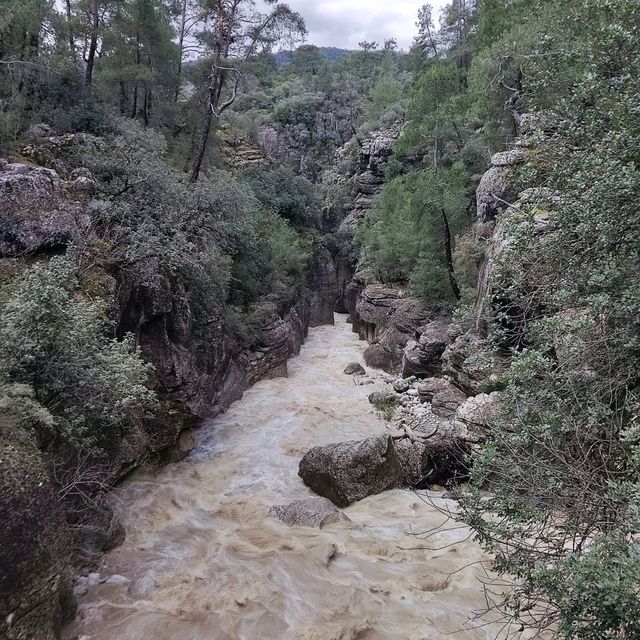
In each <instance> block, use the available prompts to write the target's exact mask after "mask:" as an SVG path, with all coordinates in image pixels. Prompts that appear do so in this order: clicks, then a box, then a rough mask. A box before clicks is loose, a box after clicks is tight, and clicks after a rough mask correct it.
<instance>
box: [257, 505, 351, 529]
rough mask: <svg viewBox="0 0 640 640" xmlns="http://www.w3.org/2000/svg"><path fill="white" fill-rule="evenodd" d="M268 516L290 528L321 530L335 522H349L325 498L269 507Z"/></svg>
mask: <svg viewBox="0 0 640 640" xmlns="http://www.w3.org/2000/svg"><path fill="white" fill-rule="evenodd" d="M269 515H270V516H272V517H274V518H277V519H278V520H282V522H284V523H285V524H286V525H288V526H290V527H292V526H294V525H297V526H300V527H317V528H319V529H322V527H326V526H327V525H330V524H335V523H336V522H340V521H345V522H348V521H349V518H347V516H346V515H345V514H344V513H342V511H339V510H338V509H336V507H335V506H334V505H333V503H332V502H331V500H328V499H327V498H307V499H306V500H296V501H295V502H291V503H290V504H283V505H276V506H274V507H271V509H270V510H269Z"/></svg>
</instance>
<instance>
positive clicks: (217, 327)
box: [0, 138, 336, 640]
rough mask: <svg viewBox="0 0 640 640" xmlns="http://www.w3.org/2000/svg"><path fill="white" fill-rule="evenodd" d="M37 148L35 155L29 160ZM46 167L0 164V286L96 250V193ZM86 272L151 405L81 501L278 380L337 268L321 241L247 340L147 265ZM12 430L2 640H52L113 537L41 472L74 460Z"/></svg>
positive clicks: (0, 569)
mask: <svg viewBox="0 0 640 640" xmlns="http://www.w3.org/2000/svg"><path fill="white" fill-rule="evenodd" d="M51 139H52V138H51ZM39 149H41V147H38V148H36V147H34V148H33V153H32V156H33V157H34V159H35V158H36V156H37V155H38V153H40V151H39ZM55 166H56V169H52V168H45V167H42V166H37V165H35V164H27V163H16V162H9V161H7V160H1V159H0V211H1V212H2V215H1V217H0V284H2V283H4V282H7V281H8V280H9V279H11V278H12V277H13V276H14V274H16V273H20V272H21V271H22V270H23V269H25V268H28V266H29V264H30V263H31V261H33V260H38V261H40V260H47V259H48V258H49V257H50V256H52V255H55V254H57V253H61V252H64V251H65V250H66V249H67V248H68V247H69V246H71V245H73V246H74V247H75V250H78V247H80V248H81V247H82V246H85V245H84V244H83V243H88V242H94V241H97V242H99V231H97V230H96V228H95V227H96V225H95V221H94V220H93V218H92V210H91V207H90V206H89V201H90V198H91V194H92V192H93V189H94V188H95V181H94V180H93V178H92V176H91V174H90V173H89V172H88V171H86V170H83V169H77V170H75V171H66V170H65V168H64V166H62V165H60V164H59V163H56V164H55ZM87 273H88V275H87V277H88V278H90V279H91V281H92V282H93V283H94V285H95V288H96V290H97V295H99V296H100V297H101V298H102V299H103V300H104V301H105V303H106V305H107V306H108V308H109V315H110V317H111V318H112V319H113V324H114V327H115V329H114V332H115V335H117V336H122V335H124V334H125V333H131V334H133V335H134V337H135V341H136V344H137V345H138V346H139V348H140V349H141V352H142V355H143V357H144V359H145V360H147V361H148V362H150V363H152V364H153V366H154V371H153V375H152V380H151V385H152V387H153V388H154V390H155V391H156V392H157V394H158V396H159V398H160V401H161V402H160V406H159V408H158V410H157V411H155V412H154V413H153V415H145V416H140V418H139V419H138V420H136V421H135V423H132V424H130V425H127V426H126V428H125V429H124V430H123V431H122V433H121V434H120V439H119V441H118V442H117V444H116V446H115V447H114V448H113V450H111V451H110V452H109V457H108V459H107V460H105V459H101V460H100V461H99V467H100V469H101V471H100V474H101V475H100V481H99V482H95V483H93V488H92V489H89V490H90V492H93V493H95V491H96V487H98V486H107V485H109V484H113V483H116V482H117V481H118V480H119V479H120V478H121V477H123V476H124V475H125V474H126V473H128V472H129V471H131V469H132V468H135V467H136V466H137V465H139V464H140V463H142V462H143V461H146V460H156V461H160V462H165V461H172V460H176V459H179V458H180V457H183V456H184V455H186V454H187V453H188V452H189V450H190V448H191V447H192V446H193V438H192V437H190V436H189V432H188V431H185V430H187V429H190V428H191V427H193V426H194V425H195V423H196V422H197V421H198V419H199V418H202V417H205V416H213V415H216V414H218V413H220V412H222V411H224V410H225V409H226V408H227V407H228V406H229V405H230V404H231V403H232V402H234V401H235V400H237V399H238V398H240V397H241V396H242V394H243V392H244V391H245V389H247V388H248V387H249V386H251V385H252V384H253V383H255V382H256V381H258V380H260V379H263V378H266V377H270V376H286V375H287V360H288V358H289V357H290V356H291V355H292V354H295V353H298V351H299V350H300V347H301V345H302V343H303V341H304V339H305V337H306V334H307V330H308V327H309V326H310V325H317V324H323V323H327V322H333V306H334V303H335V298H336V285H335V271H334V266H333V261H332V259H331V256H330V254H329V253H328V251H327V250H326V248H324V247H323V246H322V245H321V244H320V243H318V244H317V245H316V246H315V247H314V250H313V253H312V257H311V259H310V261H309V264H308V265H307V268H306V271H305V275H306V283H307V284H306V286H305V287H303V288H302V290H301V292H300V293H299V295H297V297H296V298H295V299H294V300H293V301H292V302H291V303H288V304H284V303H283V304H281V305H280V306H278V305H275V304H273V305H265V307H264V309H262V312H261V313H260V314H258V315H257V316H256V318H255V320H254V325H252V327H251V334H250V336H246V335H239V334H238V332H237V331H236V330H235V329H234V328H233V327H232V326H231V325H230V324H229V322H228V320H227V318H226V316H225V313H224V306H223V301H222V299H221V300H220V302H219V304H215V303H214V304H212V305H209V306H208V310H209V311H210V314H209V316H208V317H206V318H203V317H202V310H201V309H198V308H197V300H194V298H193V296H190V295H189V292H188V291H187V289H186V284H185V282H184V281H183V280H182V279H181V277H180V276H179V274H177V273H176V272H175V271H172V270H170V269H168V268H167V267H166V266H163V265H162V263H161V261H160V260H159V259H158V258H154V257H146V258H142V259H139V260H137V261H135V263H128V264H121V263H117V262H113V261H104V263H100V264H94V265H92V266H91V267H90V269H88V272H87ZM94 293H95V292H94ZM212 308H213V309H214V311H211V309H212ZM12 411H13V409H12ZM21 419H22V418H21ZM16 420H17V418H16V417H15V416H14V415H13V413H11V412H9V410H8V409H7V410H6V411H5V410H4V409H3V407H0V430H1V432H2V443H3V444H2V452H0V457H2V459H3V471H2V473H0V528H1V531H0V534H1V535H2V540H3V550H2V553H1V554H0V602H1V605H0V636H2V637H3V638H5V637H6V638H9V639H10V640H27V639H29V640H40V639H42V640H53V638H55V637H57V633H58V630H59V628H60V625H61V623H62V621H63V620H65V619H66V617H68V615H69V613H70V612H71V613H72V608H73V605H72V603H73V596H72V594H70V591H69V584H70V581H69V567H70V564H71V563H72V562H74V563H77V562H81V563H86V562H92V561H94V560H95V559H96V557H98V556H97V555H96V554H99V553H100V552H101V551H103V550H106V549H108V548H109V547H110V546H113V545H114V544H117V543H118V540H122V537H123V535H124V532H123V531H122V528H121V526H120V525H119V524H118V522H117V521H116V520H114V519H113V517H112V516H113V514H112V513H111V511H110V510H109V509H108V508H107V507H106V505H102V507H104V508H98V507H99V504H100V498H99V497H98V496H97V495H94V497H93V498H94V499H93V500H92V503H93V506H92V507H91V509H89V510H88V511H86V513H84V515H83V516H82V517H77V514H75V512H73V511H72V510H70V509H71V505H70V504H68V502H67V501H66V500H65V499H64V498H63V497H62V493H61V491H60V481H59V478H58V477H56V473H55V469H54V468H53V466H52V465H53V462H52V461H53V460H54V459H55V460H57V459H58V458H59V459H61V460H62V465H63V466H64V467H66V468H73V467H74V465H75V464H76V463H77V462H78V460H77V453H74V452H73V451H70V450H69V448H68V447H67V445H66V444H65V443H63V442H59V441H58V440H57V439H56V438H53V439H52V438H49V439H48V440H47V442H46V447H45V445H44V444H42V446H41V450H39V447H38V443H39V441H38V439H37V438H36V437H35V436H34V435H33V434H34V432H35V431H36V430H37V425H35V424H33V421H32V420H26V421H24V420H23V422H24V424H22V423H21V424H20V425H19V428H18V427H16V425H15V423H16ZM16 433H17V434H18V435H16ZM43 448H46V451H44V452H43V451H42V449H43ZM7 461H8V462H7ZM84 463H85V464H87V465H89V466H91V464H93V463H92V461H91V460H90V459H89V460H85V461H84ZM96 468H97V467H96ZM94 506H95V508H94ZM65 531H68V535H67V534H65V533H64V532H65Z"/></svg>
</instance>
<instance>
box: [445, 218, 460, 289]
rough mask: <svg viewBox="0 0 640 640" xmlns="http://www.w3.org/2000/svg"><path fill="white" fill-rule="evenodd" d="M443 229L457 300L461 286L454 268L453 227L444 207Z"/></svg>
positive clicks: (449, 268) (448, 263)
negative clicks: (450, 226)
mask: <svg viewBox="0 0 640 640" xmlns="http://www.w3.org/2000/svg"><path fill="white" fill-rule="evenodd" d="M442 229H443V232H444V247H445V252H446V256H447V271H448V273H449V284H450V285H451V291H452V292H453V295H454V296H455V298H456V300H460V298H461V295H460V287H459V286H458V281H457V280H456V275H455V271H454V268H453V251H452V249H451V229H450V228H449V220H448V219H447V214H446V213H445V210H444V209H442Z"/></svg>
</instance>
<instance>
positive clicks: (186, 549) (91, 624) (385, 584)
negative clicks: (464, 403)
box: [67, 316, 498, 640]
mask: <svg viewBox="0 0 640 640" xmlns="http://www.w3.org/2000/svg"><path fill="white" fill-rule="evenodd" d="M364 347H365V345H364V344H363V343H361V342H359V341H358V339H357V336H356V335H355V334H353V333H352V332H351V327H350V325H348V324H347V323H346V317H345V316H337V318H336V326H335V327H321V328H317V329H313V330H312V331H311V333H310V336H309V339H308V341H307V343H306V344H305V346H304V347H303V349H302V352H301V354H300V355H299V356H298V357H296V358H294V359H292V360H291V361H290V362H289V374H290V376H289V378H287V379H284V378H281V379H276V380H265V381H262V382H260V383H258V384H257V385H255V386H254V387H253V388H252V389H250V390H248V391H247V392H246V393H245V395H244V397H243V399H242V400H240V401H239V402H237V403H236V404H235V405H233V406H232V407H231V408H230V410H229V411H228V412H227V413H226V414H224V415H223V416H221V417H219V418H216V419H215V420H211V421H209V422H208V423H207V424H206V425H204V427H203V428H202V429H201V430H200V432H199V445H198V447H197V449H196V451H195V452H194V453H193V454H192V455H191V456H190V457H189V458H188V459H187V460H185V461H183V462H181V463H178V464H175V465H172V466H169V467H166V468H163V469H160V470H157V471H155V472H153V473H146V474H145V473H138V474H137V475H135V476H134V477H133V478H132V479H131V480H128V481H127V482H125V483H124V484H123V485H122V486H121V487H120V488H118V490H117V491H116V492H115V495H114V500H115V503H116V508H117V509H118V510H119V512H120V513H121V517H122V519H123V521H124V524H125V526H126V528H127V538H126V540H125V542H124V544H123V545H122V546H121V547H119V548H117V549H115V550H114V551H112V552H111V553H110V554H108V555H107V556H106V558H105V561H104V566H103V567H102V568H101V570H100V573H101V577H102V578H103V579H104V578H109V576H116V577H115V578H113V577H112V578H111V579H110V580H107V582H101V583H99V584H95V585H93V586H90V587H89V590H88V593H87V594H86V595H84V596H83V597H81V598H80V611H79V615H78V617H77V619H76V622H75V623H74V624H73V626H72V627H70V628H69V629H67V632H68V637H74V636H88V637H89V638H91V639H92V640H227V639H240V638H241V639H244V640H276V639H277V640H312V639H314V640H351V639H356V638H359V639H364V638H366V639H376V640H377V639H388V640H391V639H393V640H418V639H423V640H436V639H439V638H451V637H453V638H456V639H459V640H472V639H474V640H475V639H482V638H487V639H488V638H495V637H496V633H497V631H498V627H486V626H485V627H480V626H477V625H479V624H480V623H479V622H477V621H475V622H470V621H469V618H470V617H471V616H472V615H473V612H474V611H475V610H478V609H482V608H483V606H484V596H483V592H482V588H481V585H480V584H479V582H478V581H477V579H476V575H479V574H481V570H480V568H479V567H478V566H477V565H474V564H473V563H474V561H477V560H479V559H481V557H482V556H481V554H480V551H479V550H478V548H477V546H476V545H474V544H473V543H471V542H469V541H466V538H467V537H468V534H467V532H466V531H464V530H459V529H458V530H453V531H442V532H440V533H438V534H437V535H435V536H433V537H431V538H430V539H429V540H428V541H426V543H425V542H421V541H420V540H417V539H416V538H415V537H413V536H411V535H410V532H411V531H414V532H420V531H426V530H430V529H432V528H434V527H437V526H439V525H440V524H441V523H442V522H443V520H444V518H443V516H442V515H441V514H440V513H439V512H438V511H437V510H436V509H435V508H434V507H433V506H431V505H430V504H428V502H424V501H423V500H421V499H420V496H418V495H416V494H415V493H413V492H411V491H402V490H396V491H390V492H387V493H385V494H382V495H378V496H372V497H370V498H367V499H365V500H363V501H361V502H359V503H357V504H354V505H352V506H351V507H349V508H348V509H345V510H344V512H345V513H346V514H347V515H348V517H349V518H350V520H351V522H338V523H335V524H331V525H329V526H327V527H325V528H323V529H321V530H320V529H312V528H304V527H291V528H290V527H287V526H286V525H285V524H283V523H281V522H280V521H278V520H276V519H274V518H271V517H268V515H267V513H268V511H269V508H270V507H271V506H272V505H276V504H286V503H289V502H291V501H293V500H297V499H300V498H305V497H309V496H310V495H311V492H310V491H309V490H308V489H307V488H306V487H305V486H304V485H303V483H302V481H301V480H300V479H299V478H298V475H297V470H298V462H299V460H300V458H301V457H302V455H303V454H304V453H305V452H306V451H307V450H308V449H309V448H311V447H312V446H315V445H319V444H325V443H329V442H338V441H344V440H350V439H360V438H363V437H367V436H370V435H375V434H378V433H381V432H383V431H384V430H385V428H386V426H385V423H384V422H383V421H382V420H381V419H380V418H379V417H377V416H376V415H375V413H374V412H373V410H372V408H371V405H370V404H369V402H368V400H367V396H368V394H369V393H371V391H372V390H374V389H375V387H374V386H372V385H366V386H356V385H355V384H354V383H353V381H352V379H351V377H350V376H347V375H345V374H343V373H342V370H343V369H344V367H345V365H346V364H347V363H349V362H350V361H353V360H361V356H362V351H363V349H364ZM422 493H423V497H424V496H427V495H429V494H428V492H422ZM438 495H439V494H431V496H432V497H435V500H436V502H438V501H440V502H442V503H446V501H443V500H442V499H441V498H437V496H438ZM452 526H453V525H452V524H451V523H449V524H448V525H446V527H445V528H450V527H452ZM456 541H459V543H457V544H453V545H448V544H447V543H455V542H456ZM417 546H429V547H432V548H433V549H434V550H432V551H424V550H405V549H402V547H417ZM469 565H470V566H469ZM118 576H124V577H126V578H127V579H128V582H126V581H125V580H124V579H123V578H120V577H118ZM476 627H477V628H476Z"/></svg>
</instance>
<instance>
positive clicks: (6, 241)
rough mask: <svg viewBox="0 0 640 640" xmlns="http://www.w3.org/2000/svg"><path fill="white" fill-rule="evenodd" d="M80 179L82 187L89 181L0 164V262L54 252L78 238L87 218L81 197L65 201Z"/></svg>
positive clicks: (28, 166) (40, 169) (11, 164)
mask: <svg viewBox="0 0 640 640" xmlns="http://www.w3.org/2000/svg"><path fill="white" fill-rule="evenodd" d="M89 175H90V174H89ZM80 179H82V180H83V181H84V182H83V183H84V185H85V187H86V185H87V183H88V182H91V180H92V178H89V177H88V176H87V175H85V176H79V175H78V176H76V177H75V178H74V179H73V180H72V181H71V182H67V181H65V180H63V179H62V178H61V177H60V176H59V175H58V173H56V172H55V171H54V170H53V169H46V168H44V167H36V166H32V165H25V164H18V163H8V162H6V161H4V160H0V211H1V212H2V213H1V216H0V258H6V257H14V256H18V255H22V254H24V253H35V252H38V251H44V250H55V249H58V248H60V247H64V246H66V245H67V244H68V243H69V242H70V241H71V240H72V239H73V238H75V237H77V236H78V235H79V234H81V233H82V232H83V230H84V229H86V228H87V227H88V226H89V222H90V218H89V216H88V214H87V213H86V211H85V204H84V202H83V198H82V196H79V197H78V199H72V198H70V197H69V194H70V193H71V192H72V191H73V185H74V184H75V183H76V182H77V181H78V180H80Z"/></svg>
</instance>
